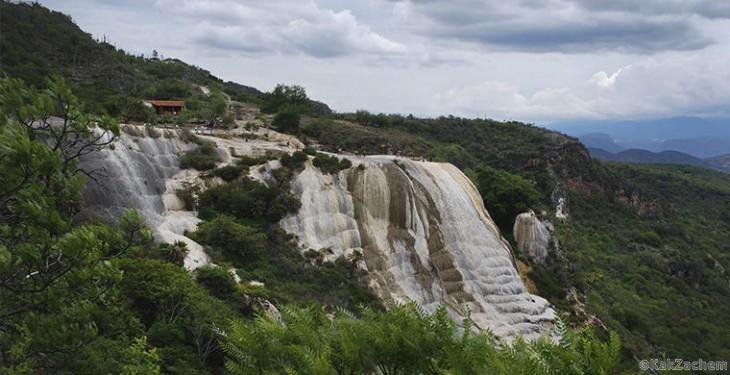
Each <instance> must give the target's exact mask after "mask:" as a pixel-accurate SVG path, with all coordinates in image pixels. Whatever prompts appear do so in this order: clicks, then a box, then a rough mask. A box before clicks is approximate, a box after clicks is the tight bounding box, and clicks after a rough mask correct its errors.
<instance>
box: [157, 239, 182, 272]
mask: <svg viewBox="0 0 730 375" xmlns="http://www.w3.org/2000/svg"><path fill="white" fill-rule="evenodd" d="M156 252H157V256H158V257H159V258H160V259H162V260H166V261H168V262H170V263H172V264H175V265H178V266H181V267H182V266H183V265H184V264H185V257H187V255H188V246H187V245H186V244H185V242H182V241H177V242H175V243H172V244H169V243H161V244H159V245H158V246H157V251H156Z"/></svg>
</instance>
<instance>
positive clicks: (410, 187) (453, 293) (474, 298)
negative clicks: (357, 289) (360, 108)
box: [281, 156, 554, 340]
mask: <svg viewBox="0 0 730 375" xmlns="http://www.w3.org/2000/svg"><path fill="white" fill-rule="evenodd" d="M346 157H347V158H348V159H350V161H351V162H352V164H353V167H352V168H350V169H348V170H345V171H342V172H340V173H339V174H335V175H330V174H323V173H321V172H320V171H319V169H317V168H316V167H314V166H312V165H311V163H307V165H306V168H305V169H304V171H302V172H301V173H300V174H299V175H298V176H297V177H296V178H295V180H294V182H293V190H294V192H295V193H296V194H297V195H298V196H299V197H300V199H301V202H302V206H301V209H300V210H299V212H298V213H297V214H295V215H292V216H289V217H287V218H285V219H284V220H282V222H281V225H282V227H283V228H284V229H285V230H286V231H288V232H289V233H292V234H294V235H296V236H297V237H298V239H299V242H300V244H301V246H302V247H303V248H305V249H307V248H310V249H315V250H319V249H320V248H327V249H330V251H332V252H333V253H334V254H335V255H343V256H345V255H346V254H347V253H348V252H349V251H351V250H352V249H358V250H360V251H362V253H363V256H364V261H365V268H366V269H367V272H368V275H369V278H370V285H371V287H372V288H373V290H375V291H376V293H377V294H378V295H379V296H380V297H381V299H382V300H383V301H385V302H386V303H387V304H393V303H404V302H408V301H415V302H417V303H419V304H420V305H421V306H423V307H424V308H425V309H426V310H427V311H433V310H434V309H436V308H437V307H438V306H440V305H444V306H447V308H448V310H449V312H450V313H451V315H452V316H453V317H454V318H455V320H456V321H457V322H459V321H461V320H462V319H463V318H464V317H466V316H467V315H468V314H471V318H472V320H473V321H474V322H475V324H476V325H477V326H478V327H480V328H485V329H486V328H488V329H490V330H492V332H494V333H495V334H496V335H498V336H500V337H502V338H504V339H506V340H511V339H512V338H514V337H516V336H517V335H522V336H524V337H526V338H528V339H530V338H535V337H537V336H538V335H540V333H541V332H543V328H544V327H545V325H546V324H549V322H550V321H552V319H553V317H554V312H553V310H552V309H551V308H550V306H549V304H548V303H547V301H546V300H544V299H543V298H540V297H538V296H535V295H532V294H530V293H529V292H528V291H527V289H526V288H525V285H524V283H523V282H522V280H521V279H520V276H519V274H518V273H517V270H516V269H515V266H514V263H513V259H512V254H511V253H510V250H509V247H508V245H507V244H506V243H505V242H504V240H503V239H502V237H501V236H500V234H499V231H498V229H497V227H496V226H495V224H494V222H493V221H492V219H491V218H490V217H489V214H488V213H487V211H486V210H485V208H484V204H483V202H482V199H481V197H480V195H479V193H478V191H477V190H476V188H475V187H474V186H473V185H472V183H471V182H470V181H469V179H468V178H467V177H466V176H464V174H463V173H462V172H461V171H459V170H458V169H457V168H456V167H454V166H453V165H451V164H447V163H426V162H417V161H413V160H408V159H403V158H396V157H388V156H370V157H353V156H346Z"/></svg>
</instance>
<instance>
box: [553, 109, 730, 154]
mask: <svg viewBox="0 0 730 375" xmlns="http://www.w3.org/2000/svg"><path fill="white" fill-rule="evenodd" d="M545 127H547V128H549V129H553V130H557V131H560V132H563V133H565V134H568V135H572V136H575V137H578V138H580V139H581V141H582V142H583V143H584V144H585V145H586V146H588V147H591V148H599V149H602V150H605V151H609V152H612V153H616V152H621V151H624V150H629V149H643V150H648V151H652V152H655V153H659V152H662V151H679V152H683V153H686V154H690V155H692V156H694V157H697V158H700V159H706V158H710V157H714V156H719V155H726V154H730V118H698V117H673V118H665V119H657V120H636V121H571V122H562V123H553V124H548V125H546V126H545Z"/></svg>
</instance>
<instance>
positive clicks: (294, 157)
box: [281, 151, 309, 171]
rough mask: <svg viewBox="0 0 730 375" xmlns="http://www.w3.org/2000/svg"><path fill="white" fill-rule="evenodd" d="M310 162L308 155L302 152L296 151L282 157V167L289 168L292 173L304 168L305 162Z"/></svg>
mask: <svg viewBox="0 0 730 375" xmlns="http://www.w3.org/2000/svg"><path fill="white" fill-rule="evenodd" d="M307 160H309V157H308V156H307V154H306V153H304V152H302V151H295V152H294V153H293V154H291V155H289V154H286V155H284V156H282V157H281V165H282V166H284V167H286V168H289V169H290V170H292V171H296V170H299V169H301V168H303V167H304V162H306V161H307Z"/></svg>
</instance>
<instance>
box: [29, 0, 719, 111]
mask: <svg viewBox="0 0 730 375" xmlns="http://www.w3.org/2000/svg"><path fill="white" fill-rule="evenodd" d="M41 3H42V4H43V5H45V6H48V7H49V8H51V9H54V10H58V11H61V12H63V13H66V14H68V15H70V16H71V17H72V19H73V20H74V21H75V22H76V23H77V24H78V25H79V26H80V27H81V28H82V29H83V30H84V31H87V32H89V33H91V34H92V35H93V36H94V37H97V38H100V39H101V38H104V37H105V38H106V40H107V41H109V42H111V43H112V44H114V45H115V46H117V47H118V48H122V49H124V50H125V51H128V52H130V53H134V54H142V53H143V54H145V55H146V56H149V55H150V54H151V53H152V50H157V51H159V53H160V54H161V55H163V56H164V57H171V58H179V59H181V60H183V61H185V62H188V63H190V64H194V65H197V66H200V67H202V68H204V69H207V70H209V71H211V73H213V74H214V75H216V76H218V77H220V78H222V79H224V80H230V81H234V82H238V83H241V84H244V85H249V86H254V87H256V88H258V89H261V90H263V91H268V90H271V89H272V88H273V87H274V86H275V85H276V84H277V83H286V84H299V85H302V86H304V87H305V88H306V89H307V92H308V94H309V96H310V97H312V98H314V99H316V100H321V101H323V102H325V103H327V104H328V105H330V106H331V107H332V108H333V109H334V110H336V111H340V112H348V111H355V110H358V109H367V110H369V111H371V112H385V113H403V114H408V113H412V114H414V115H419V116H439V115H448V114H453V115H457V116H463V117H487V118H493V119H498V120H517V121H524V122H534V123H540V124H546V123H550V122H562V121H573V120H600V119H607V120H640V119H655V118H665V117H677V116H693V117H722V116H728V115H730V105H729V103H730V48H728V47H730V3H723V2H717V1H711V0H683V1H682V0H645V1H642V2H634V1H630V0H616V1H612V2H605V1H601V0H517V1H514V2H504V1H498V0H454V1H448V2H446V1H436V0H410V1H402V0H370V1H365V0H353V1H348V2H343V1H332V0H302V1H294V0H268V1H259V0H250V1H232V0H217V1H213V0H176V1H172V0H156V1H143V0H131V1H115V0H90V1H85V2H83V3H81V2H78V1H68V0H43V1H41Z"/></svg>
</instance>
